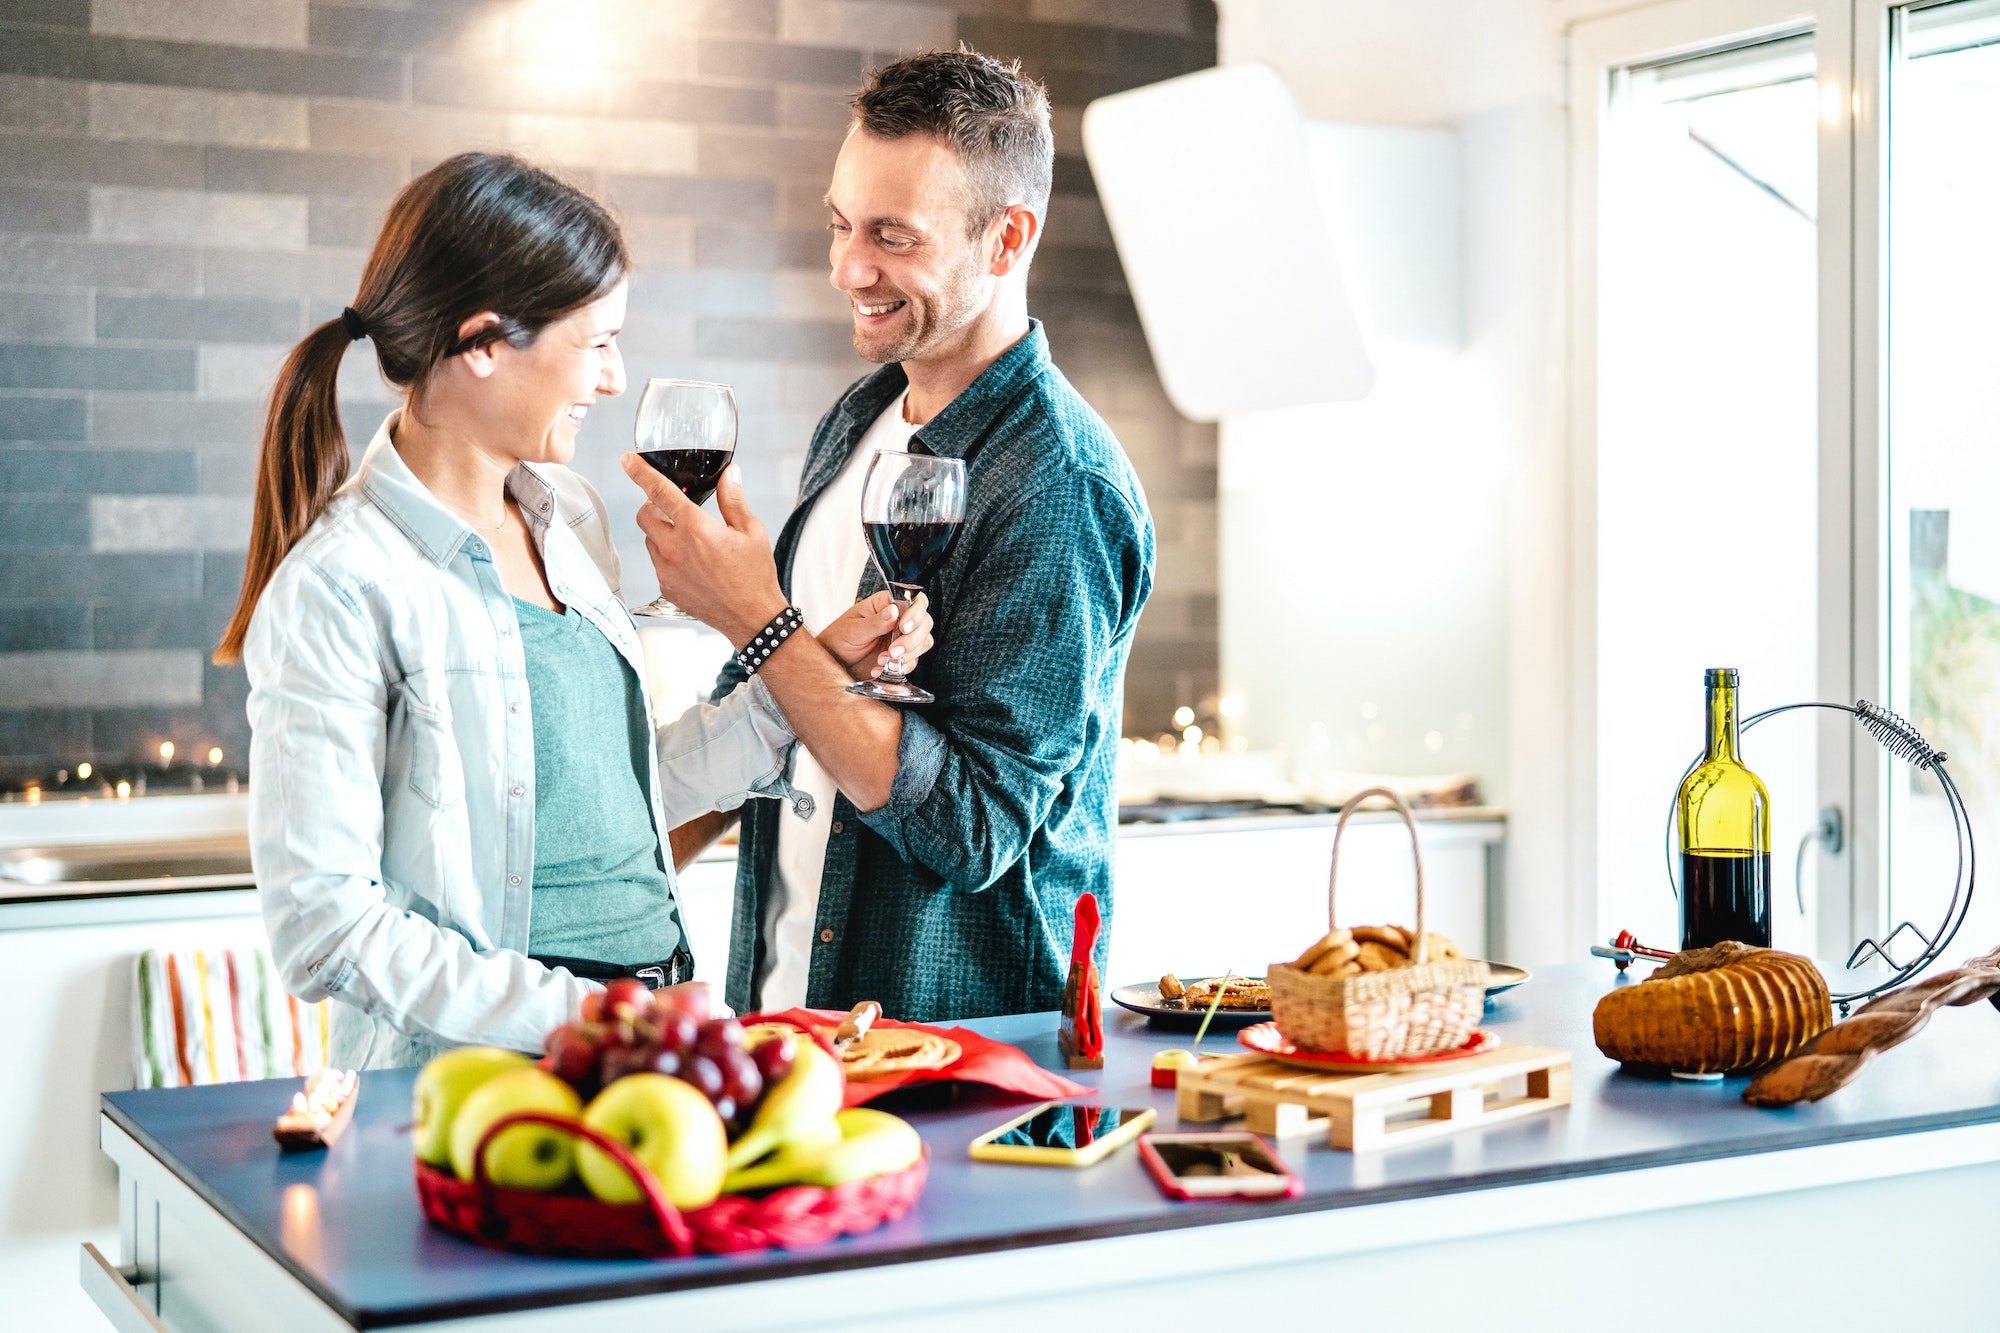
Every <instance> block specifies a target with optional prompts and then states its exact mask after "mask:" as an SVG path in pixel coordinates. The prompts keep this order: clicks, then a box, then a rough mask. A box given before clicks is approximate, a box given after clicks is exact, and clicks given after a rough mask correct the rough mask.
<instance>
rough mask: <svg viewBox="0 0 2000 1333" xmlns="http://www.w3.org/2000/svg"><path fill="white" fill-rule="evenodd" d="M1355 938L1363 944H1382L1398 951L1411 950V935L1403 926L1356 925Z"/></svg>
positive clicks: (1405, 951) (1406, 951)
mask: <svg viewBox="0 0 2000 1333" xmlns="http://www.w3.org/2000/svg"><path fill="white" fill-rule="evenodd" d="M1354 938H1355V939H1357V940H1359V941H1361V942H1362V943H1363V944H1380V945H1383V946H1385V947H1387V948H1390V949H1394V950H1395V951H1396V952H1397V953H1408V952H1409V951H1410V936H1409V933H1408V932H1407V931H1405V930H1404V929H1403V928H1402V927H1401V926H1356V927H1355V928H1354Z"/></svg>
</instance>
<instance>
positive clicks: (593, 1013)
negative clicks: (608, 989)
mask: <svg viewBox="0 0 2000 1333" xmlns="http://www.w3.org/2000/svg"><path fill="white" fill-rule="evenodd" d="M577 1016H578V1017H579V1018H581V1019H582V1020H583V1021H584V1022H586V1023H601V1022H603V1021H604V992H603V991H601V990H594V991H592V992H591V993H590V994H588V995H586V996H584V997H583V1003H582V1004H581V1005H579V1006H577Z"/></svg>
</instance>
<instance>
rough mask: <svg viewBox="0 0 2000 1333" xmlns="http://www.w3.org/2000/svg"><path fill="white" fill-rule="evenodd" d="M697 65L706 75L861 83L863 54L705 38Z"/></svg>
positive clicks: (773, 43)
mask: <svg viewBox="0 0 2000 1333" xmlns="http://www.w3.org/2000/svg"><path fill="white" fill-rule="evenodd" d="M697 52H698V54H697V56H696V60H695V69H696V70H697V71H699V72H700V74H701V75H702V77H704V78H737V79H760V80H761V79H770V80H773V81H775V82H778V83H809V84H834V85H836V86H841V87H847V86H851V85H853V84H856V83H859V82H860V79H861V72H862V57H861V52H860V51H858V50H842V49H840V48H837V47H826V46H789V45H780V44H778V43H775V42H737V41H726V40H719V39H716V38H712V37H705V38H702V39H701V41H700V43H699V44H698V46H697Z"/></svg>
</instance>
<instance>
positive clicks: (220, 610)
mask: <svg viewBox="0 0 2000 1333" xmlns="http://www.w3.org/2000/svg"><path fill="white" fill-rule="evenodd" d="M229 613H230V608H228V607H218V606H214V605H212V604H210V603H207V602H140V603H133V602H120V603H118V604H116V605H110V606H97V607H93V608H91V613H90V646H91V647H92V648H95V649H98V650H99V651H105V650H110V651H114V652H116V651H127V652H129V651H132V650H134V649H161V648H193V649H196V650H199V651H201V652H202V653H204V654H206V653H209V652H213V651H214V649H215V645H216V643H217V642H218V641H219V640H220V639H221V638H222V631H223V628H224V626H226V625H227V624H228V623H229Z"/></svg>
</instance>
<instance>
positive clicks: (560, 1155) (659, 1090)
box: [412, 982, 929, 1259]
mask: <svg viewBox="0 0 2000 1333" xmlns="http://www.w3.org/2000/svg"><path fill="white" fill-rule="evenodd" d="M657 994H658V996H660V997H662V998H660V999H658V1000H657V1001H656V1000H655V998H654V996H653V995H649V994H648V993H647V992H645V991H644V990H643V988H641V987H638V986H636V985H632V986H625V985H623V984H622V983H618V982H614V983H612V985H611V986H609V987H607V988H606V990H605V991H604V992H601V993H594V994H593V995H592V996H591V997H589V998H588V999H587V1000H586V1001H585V1005H584V1009H583V1012H582V1015H581V1018H580V1020H579V1021H578V1022H575V1023H566V1024H563V1025H562V1026H560V1027H558V1028H556V1029H554V1030H553V1031H551V1032H550V1033H549V1036H548V1040H547V1042H546V1055H545V1057H544V1058H543V1059H542V1060H541V1061H539V1062H534V1061H531V1060H529V1058H528V1057H527V1056H524V1055H519V1054H514V1053H510V1052H507V1051H502V1050H497V1049H494V1048H489V1047H460V1048H456V1049H455V1050H454V1051H450V1052H447V1053H446V1054H444V1055H442V1056H440V1057H438V1059H436V1060H434V1061H432V1062H431V1064H429V1065H427V1066H426V1067H425V1069H424V1071H423V1072H422V1073H421V1074H420V1075H419V1078H418V1084H417V1107H416V1123H415V1124H414V1125H413V1126H412V1128H413V1137H414V1143H415V1147H416V1162H415V1168H416V1186H417V1197H418V1201H419V1203H420V1205H421V1207H422V1209H423V1213H424V1216H425V1217H426V1218H427V1219H429V1220H430V1221H431V1222H432V1223H433V1224H434V1225H436V1226H438V1227H441V1228H443V1229H444V1230H447V1231H450V1232H452V1233H454V1234H455V1235H459V1236H462V1237H464V1238H466V1239H467V1240H471V1241H473V1242H475V1243H477V1244H480V1245H486V1246H489V1247H493V1248H497V1249H512V1250H522V1251H528V1252H532V1253H537V1254H547V1255H556V1256H569V1257H589V1258H605V1259H611V1258H666V1257H673V1256H685V1255H692V1254H728V1253H736V1252H741V1251H745V1250H756V1249H766V1248H771V1247H783V1248H799V1247H804V1246H810V1245H818V1244H822V1243H824V1242H826V1241H830V1240H833V1239H835V1238H836V1237H839V1236H843V1235H851V1234H855V1233H858V1232H863V1231H868V1230H872V1229H873V1228H875V1227H877V1226H880V1225H881V1224H882V1223H884V1222H887V1221H891V1220H893V1219H895V1218H898V1217H901V1216H902V1215H903V1214H904V1213H906V1212H907V1211H909V1209H910V1206H911V1205H912V1204H913V1203H914V1202H915V1201H916V1199H917V1196H918V1195H919V1194H920V1193H922V1191H923V1187H924V1181H925V1177H926V1175H927V1171H928V1166H929V1156H928V1153H927V1152H926V1151H925V1149H924V1147H923V1144H922V1140H921V1139H919V1138H918V1137H917V1133H916V1131H915V1130H914V1129H912V1128H910V1126H908V1125H907V1124H905V1123H904V1122H902V1121H901V1120H899V1119H897V1118H896V1117H894V1116H892V1115H888V1114H885V1113H884V1112H881V1111H878V1110H874V1109H872V1108H866V1107H852V1108H846V1109H843V1108H842V1105H841V1103H842V1100H843V1097H842V1094H843V1090H844V1079H843V1075H842V1071H841V1061H840V1057H839V1055H838V1054H837V1053H835V1051H834V1049H833V1047H832V1046H831V1045H830V1044H829V1043H828V1041H827V1040H826V1038H825V1037H824V1036H822V1035H821V1034H820V1033H818V1032H816V1031H814V1030H813V1029H812V1028H810V1027H808V1026H806V1025H804V1024H801V1023H795V1022H792V1021H790V1020H788V1019H783V1018H778V1019H768V1020H753V1021H760V1022H763V1023H764V1024H766V1025H775V1026H767V1027H766V1028H765V1029H763V1030H762V1032H761V1035H758V1036H754V1037H753V1036H752V1035H751V1034H750V1033H749V1032H748V1030H746V1028H745V1027H744V1025H743V1024H742V1023H741V1022H739V1021H738V1020H736V1019H734V1018H731V1017H728V1016H727V1014H726V1011H725V1012H724V1013H723V1014H721V1015H714V1014H711V1012H710V1002H709V1000H708V998H707V993H706V989H705V988H701V989H700V990H699V992H696V991H695V987H694V986H693V984H692V983H690V984H689V985H688V986H686V987H673V988H669V989H668V990H667V991H663V992H658V993H657ZM784 1029H795V1030H797V1032H799V1033H802V1034H803V1035H802V1036H797V1037H795V1036H793V1035H791V1034H790V1033H787V1032H785V1031H784ZM774 1032H775V1035H772V1034H773V1033H774ZM770 1046H780V1047H781V1048H782V1050H781V1054H780V1056H779V1058H778V1059H776V1060H773V1059H772V1058H770V1057H772V1055H773V1051H772V1050H770V1049H768V1047H770ZM586 1057H587V1058H586ZM704 1060H706V1061H708V1062H709V1063H710V1064H711V1065H712V1066H714V1068H710V1069H704V1068H703V1067H702V1061H704ZM668 1071H674V1072H668ZM760 1071H764V1074H768V1075H769V1077H768V1079H767V1078H766V1077H764V1076H763V1075H762V1074H760ZM454 1089H456V1090H455V1091H454ZM586 1097H587V1098H588V1105H587V1106H586V1105H585V1104H584V1099H585V1098H586Z"/></svg>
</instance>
